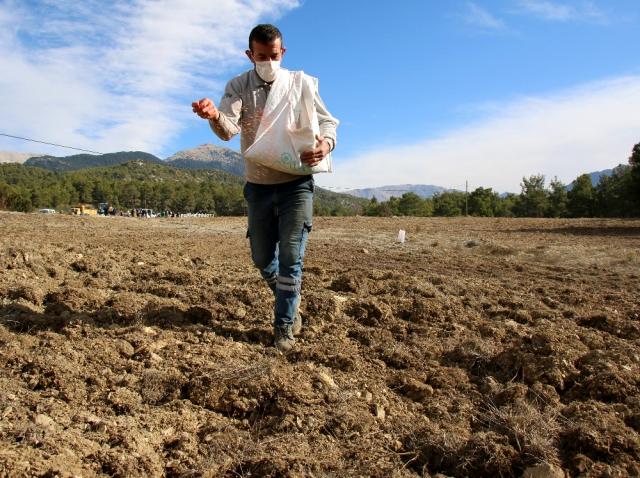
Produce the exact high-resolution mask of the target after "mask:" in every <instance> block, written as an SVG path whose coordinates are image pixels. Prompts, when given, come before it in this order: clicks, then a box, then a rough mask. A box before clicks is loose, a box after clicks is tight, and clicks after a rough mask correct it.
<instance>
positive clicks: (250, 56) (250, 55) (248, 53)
mask: <svg viewBox="0 0 640 478" xmlns="http://www.w3.org/2000/svg"><path fill="white" fill-rule="evenodd" d="M244 52H245V54H246V55H247V58H249V60H250V61H251V63H254V64H255V62H254V61H253V55H252V54H251V50H245V51H244Z"/></svg>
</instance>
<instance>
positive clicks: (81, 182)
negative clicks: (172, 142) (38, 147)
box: [0, 160, 366, 216]
mask: <svg viewBox="0 0 640 478" xmlns="http://www.w3.org/2000/svg"><path fill="white" fill-rule="evenodd" d="M243 186H244V179H243V178H241V177H239V176H236V175H233V174H229V173H226V172H224V171H219V170H215V169H200V170H193V169H180V168H175V167H172V166H168V165H163V164H157V163H155V162H148V161H146V160H143V161H140V160H135V161H130V162H127V163H123V164H119V165H117V166H110V167H100V168H87V169H79V170H74V171H51V170H48V169H44V168H41V167H34V166H28V165H22V164H13V163H10V164H0V209H5V210H12V211H22V212H30V211H33V210H35V209H40V208H53V209H56V210H61V211H64V210H65V209H69V208H71V207H74V206H76V205H77V204H94V205H97V204H99V203H107V204H109V205H110V206H112V207H114V208H115V209H116V210H118V211H123V210H131V209H138V208H145V209H146V208H148V209H153V210H155V211H171V212H174V213H207V214H214V215H219V216H239V215H243V214H245V213H246V204H245V200H244V197H243V192H242V190H243ZM315 199H316V200H315V202H314V208H315V212H316V214H319V215H354V214H362V212H363V210H364V205H365V204H366V200H364V199H361V198H355V197H352V196H348V195H345V194H335V193H333V192H330V191H320V190H318V194H316V197H315Z"/></svg>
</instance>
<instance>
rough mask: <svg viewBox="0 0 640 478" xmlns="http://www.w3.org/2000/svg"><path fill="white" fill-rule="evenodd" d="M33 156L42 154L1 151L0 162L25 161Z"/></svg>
mask: <svg viewBox="0 0 640 478" xmlns="http://www.w3.org/2000/svg"><path fill="white" fill-rule="evenodd" d="M33 156H42V154H41V153H17V152H15V151H0V163H24V162H25V161H26V160H27V159H29V158H32V157H33Z"/></svg>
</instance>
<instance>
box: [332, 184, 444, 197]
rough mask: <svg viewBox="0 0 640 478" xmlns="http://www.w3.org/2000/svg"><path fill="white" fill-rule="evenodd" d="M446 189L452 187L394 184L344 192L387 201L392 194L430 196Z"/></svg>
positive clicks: (397, 195) (396, 195)
mask: <svg viewBox="0 0 640 478" xmlns="http://www.w3.org/2000/svg"><path fill="white" fill-rule="evenodd" d="M445 191H452V189H447V188H443V187H442V186H434V185H431V184H396V185H393V186H380V187H377V188H365V189H351V190H349V191H345V192H344V193H345V194H350V195H352V196H356V197H359V198H366V199H371V198H373V197H374V196H375V198H376V199H377V200H378V201H387V200H388V199H390V198H391V197H392V196H395V197H398V198H399V197H401V196H402V195H403V194H404V193H406V192H412V193H416V194H417V195H418V196H420V197H422V198H430V197H433V196H434V195H435V194H438V193H442V192H445Z"/></svg>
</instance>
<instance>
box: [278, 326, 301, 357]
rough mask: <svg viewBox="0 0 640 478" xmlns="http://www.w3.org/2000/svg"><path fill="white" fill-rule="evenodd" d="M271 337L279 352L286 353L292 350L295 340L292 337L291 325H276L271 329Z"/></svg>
mask: <svg viewBox="0 0 640 478" xmlns="http://www.w3.org/2000/svg"><path fill="white" fill-rule="evenodd" d="M273 335H274V340H273V344H274V345H275V346H276V348H277V349H278V350H279V351H280V352H282V353H287V352H289V351H291V349H293V346H294V345H295V343H296V339H295V337H294V336H293V327H292V326H291V325H276V326H275V327H274V328H273Z"/></svg>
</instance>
